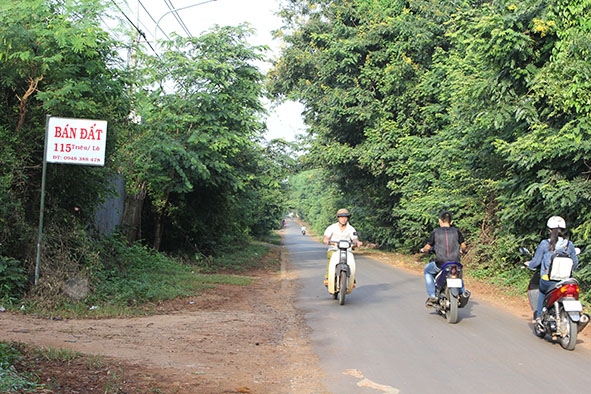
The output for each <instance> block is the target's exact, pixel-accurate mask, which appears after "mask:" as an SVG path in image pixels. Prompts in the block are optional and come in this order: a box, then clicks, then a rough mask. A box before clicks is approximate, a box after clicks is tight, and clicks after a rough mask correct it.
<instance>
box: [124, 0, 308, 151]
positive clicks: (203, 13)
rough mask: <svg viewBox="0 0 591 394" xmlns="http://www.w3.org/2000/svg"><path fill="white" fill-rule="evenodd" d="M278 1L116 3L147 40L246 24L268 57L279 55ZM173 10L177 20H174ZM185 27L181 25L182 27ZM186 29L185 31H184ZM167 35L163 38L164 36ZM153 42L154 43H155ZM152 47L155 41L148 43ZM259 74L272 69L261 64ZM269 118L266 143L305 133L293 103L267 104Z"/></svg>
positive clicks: (254, 42) (298, 108)
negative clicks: (275, 33) (276, 31)
mask: <svg viewBox="0 0 591 394" xmlns="http://www.w3.org/2000/svg"><path fill="white" fill-rule="evenodd" d="M280 2H281V0H197V1H195V0H119V1H117V3H118V4H119V6H120V8H121V9H122V10H123V11H124V12H126V13H128V12H129V14H127V16H128V17H129V18H130V19H131V20H132V21H133V22H134V23H135V24H136V25H137V26H138V27H139V29H140V30H142V31H143V32H144V34H145V35H146V37H147V38H148V40H154V36H155V38H156V39H157V40H162V39H166V35H169V34H170V33H172V32H175V33H177V34H179V35H182V36H187V31H188V32H189V33H190V34H191V35H192V36H198V35H200V34H201V33H203V32H205V31H207V30H209V29H210V28H211V27H213V26H214V25H220V26H236V25H238V24H240V23H244V22H248V23H250V24H251V25H252V27H253V28H254V29H255V30H256V34H255V35H253V36H251V37H250V39H249V42H250V44H252V45H267V46H269V47H270V48H271V51H272V52H271V53H269V54H268V55H269V56H270V57H271V58H276V57H278V56H279V51H280V46H281V42H279V41H277V40H273V37H272V35H271V31H272V30H274V29H278V28H279V27H280V26H281V20H280V18H279V17H278V16H277V15H275V14H276V13H277V11H278V10H279V6H280ZM171 9H174V10H176V13H177V14H178V16H179V18H180V21H179V20H177V19H176V17H175V13H174V12H172V11H171ZM183 24H184V26H183ZM185 29H186V30H185ZM165 34H166V35H165ZM154 41H155V40H154ZM151 44H152V46H154V47H155V48H157V46H155V45H154V42H152V43H151ZM259 67H260V68H261V71H263V72H265V73H266V72H267V71H268V69H269V68H270V67H271V65H270V64H268V65H264V64H262V65H260V66H259ZM267 108H268V110H269V116H268V118H267V119H266V122H267V128H268V132H267V134H266V135H265V138H266V139H267V140H271V139H275V138H283V139H285V140H287V141H295V139H296V136H297V135H298V134H304V133H305V125H304V123H303V121H302V117H301V113H302V110H303V107H302V105H301V104H299V103H296V102H291V101H290V102H286V103H284V104H281V105H279V106H276V107H273V106H271V105H270V103H269V105H267Z"/></svg>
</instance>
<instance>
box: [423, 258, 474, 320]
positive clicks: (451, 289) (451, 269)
mask: <svg viewBox="0 0 591 394" xmlns="http://www.w3.org/2000/svg"><path fill="white" fill-rule="evenodd" d="M462 268H463V266H462V264H461V263H460V262H459V261H448V262H447V263H443V265H442V266H441V271H439V273H437V275H436V276H435V297H436V298H437V301H436V302H435V303H433V304H431V305H430V306H431V307H433V308H434V309H435V310H436V311H437V312H438V313H439V314H440V315H443V316H445V318H446V320H447V322H448V323H450V324H455V323H457V321H458V309H459V308H463V307H465V306H466V304H467V303H468V300H469V299H470V291H469V290H465V291H464V292H463V293H462V289H463V288H464V280H463V279H462Z"/></svg>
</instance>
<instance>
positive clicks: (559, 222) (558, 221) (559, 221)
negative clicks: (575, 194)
mask: <svg viewBox="0 0 591 394" xmlns="http://www.w3.org/2000/svg"><path fill="white" fill-rule="evenodd" d="M546 226H547V227H548V228H561V229H563V230H564V229H565V228H566V222H565V221H564V219H563V218H561V217H560V216H552V217H551V218H550V219H548V223H546Z"/></svg>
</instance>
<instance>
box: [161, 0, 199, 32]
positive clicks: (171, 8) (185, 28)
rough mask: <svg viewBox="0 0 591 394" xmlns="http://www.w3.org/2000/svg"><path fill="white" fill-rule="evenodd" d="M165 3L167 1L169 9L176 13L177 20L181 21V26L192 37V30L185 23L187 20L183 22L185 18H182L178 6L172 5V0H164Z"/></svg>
mask: <svg viewBox="0 0 591 394" xmlns="http://www.w3.org/2000/svg"><path fill="white" fill-rule="evenodd" d="M164 3H166V5H167V6H168V9H169V10H170V11H171V12H172V15H174V17H175V19H176V20H177V22H178V23H179V25H180V26H181V28H182V29H183V30H184V31H185V33H187V36H188V37H192V35H191V32H190V31H189V29H188V28H187V25H185V22H183V18H181V16H180V15H179V13H178V12H177V8H176V7H175V6H174V5H172V1H171V0H164Z"/></svg>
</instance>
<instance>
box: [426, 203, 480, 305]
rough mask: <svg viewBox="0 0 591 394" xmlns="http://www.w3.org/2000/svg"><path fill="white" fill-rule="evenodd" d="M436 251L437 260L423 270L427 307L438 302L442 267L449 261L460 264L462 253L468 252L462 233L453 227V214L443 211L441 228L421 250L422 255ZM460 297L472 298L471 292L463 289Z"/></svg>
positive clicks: (434, 232)
mask: <svg viewBox="0 0 591 394" xmlns="http://www.w3.org/2000/svg"><path fill="white" fill-rule="evenodd" d="M431 248H433V249H434V250H435V260H434V261H430V262H429V263H428V264H427V265H426V266H425V268H424V270H423V275H424V276H425V287H426V289H427V296H428V298H427V301H425V306H427V307H429V306H432V305H433V304H435V303H436V302H437V297H436V296H435V276H436V275H437V274H438V273H439V271H441V266H442V265H443V264H444V263H446V262H448V261H457V262H460V253H465V252H466V242H465V241H464V236H463V235H462V232H461V231H460V230H459V229H458V228H456V227H453V226H452V218H451V213H450V212H449V211H442V212H441V213H440V214H439V227H438V228H436V229H435V230H433V231H432V232H431V234H430V235H429V240H428V241H427V243H426V244H425V246H423V248H422V249H421V250H420V252H421V253H428V252H429V250H431ZM460 297H464V298H467V297H470V292H469V290H465V289H462V295H461V296H460Z"/></svg>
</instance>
